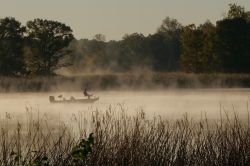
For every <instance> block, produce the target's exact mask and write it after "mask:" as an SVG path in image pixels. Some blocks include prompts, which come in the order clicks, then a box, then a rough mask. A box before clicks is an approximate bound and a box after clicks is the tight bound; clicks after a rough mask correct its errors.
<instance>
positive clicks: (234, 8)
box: [227, 3, 246, 19]
mask: <svg viewBox="0 0 250 166" xmlns="http://www.w3.org/2000/svg"><path fill="white" fill-rule="evenodd" d="M229 7H230V9H229V11H228V13H227V18H229V19H233V18H245V17H246V13H245V8H244V7H242V6H239V5H237V4H235V3H233V4H232V3H230V4H229Z"/></svg>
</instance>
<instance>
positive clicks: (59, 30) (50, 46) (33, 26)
mask: <svg viewBox="0 0 250 166" xmlns="http://www.w3.org/2000/svg"><path fill="white" fill-rule="evenodd" d="M27 33H28V38H29V40H30V45H31V53H32V54H30V59H29V60H28V62H27V66H28V67H29V69H31V70H32V71H31V72H33V73H36V74H42V75H50V74H52V72H53V70H54V69H55V68H56V67H57V65H58V61H59V60H60V59H61V58H62V57H63V56H64V55H65V54H66V53H67V52H66V51H65V50H64V49H63V48H65V47H67V46H68V45H69V43H70V42H71V40H72V39H73V34H72V30H71V28H70V27H69V26H66V25H65V24H63V23H60V22H57V21H50V20H42V19H35V20H33V21H29V22H28V23H27Z"/></svg>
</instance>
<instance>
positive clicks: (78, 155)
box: [71, 133, 94, 164]
mask: <svg viewBox="0 0 250 166" xmlns="http://www.w3.org/2000/svg"><path fill="white" fill-rule="evenodd" d="M93 144H94V137H93V133H91V134H89V137H88V139H87V140H85V139H82V140H81V141H80V142H79V144H78V145H76V146H75V147H73V149H72V152H71V155H72V158H73V162H74V163H78V164H80V163H83V162H84V161H85V160H86V158H87V156H88V155H89V154H90V153H91V152H92V147H93Z"/></svg>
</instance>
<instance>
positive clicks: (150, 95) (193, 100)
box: [0, 89, 250, 121]
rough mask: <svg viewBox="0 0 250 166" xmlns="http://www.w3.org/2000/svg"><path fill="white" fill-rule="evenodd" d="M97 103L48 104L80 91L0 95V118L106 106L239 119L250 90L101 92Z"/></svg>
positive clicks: (60, 114)
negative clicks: (233, 114)
mask: <svg viewBox="0 0 250 166" xmlns="http://www.w3.org/2000/svg"><path fill="white" fill-rule="evenodd" d="M94 93H95V95H96V96H99V97H100V100H99V101H97V102H96V103H94V104H50V102H49V96H50V95H54V96H56V97H57V96H58V95H60V94H62V95H63V96H64V97H65V98H70V96H74V97H75V98H83V94H82V93H81V92H72V93H68V92H53V93H52V92H51V93H0V117H1V118H4V117H5V115H6V112H7V113H9V114H10V115H11V116H13V117H15V118H17V119H18V118H23V117H24V115H25V114H26V113H27V110H29V111H30V112H36V113H37V112H39V114H40V115H46V116H47V117H49V118H51V119H53V118H55V119H60V120H65V121H67V120H69V119H70V118H72V115H74V114H75V115H77V114H81V115H83V116H89V115H91V113H93V112H94V111H95V110H96V109H98V110H102V111H105V110H106V109H107V108H108V107H109V106H112V107H113V108H114V107H119V106H118V105H117V104H121V105H122V106H123V108H124V110H125V111H126V112H128V113H129V114H135V113H136V112H137V111H138V110H140V109H143V110H144V111H145V112H146V115H147V116H154V115H161V116H164V117H168V118H173V119H174V118H180V117H182V116H183V115H184V114H185V113H188V114H189V116H191V117H193V118H200V117H201V116H202V115H205V114H206V116H207V117H208V118H210V119H218V118H220V112H224V111H226V112H233V111H234V112H237V113H238V115H239V116H240V117H241V118H245V117H246V116H247V115H248V111H247V110H248V103H249V102H250V89H195V90H162V91H159V90H158V91H138V92H137V91H100V92H94Z"/></svg>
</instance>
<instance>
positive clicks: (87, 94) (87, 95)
mask: <svg viewBox="0 0 250 166" xmlns="http://www.w3.org/2000/svg"><path fill="white" fill-rule="evenodd" d="M83 94H84V96H86V97H88V99H90V97H91V96H93V94H89V93H88V92H87V88H85V89H84V92H83Z"/></svg>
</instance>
